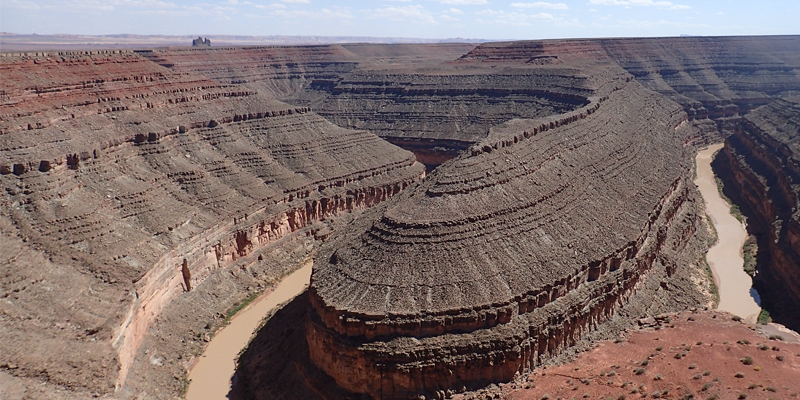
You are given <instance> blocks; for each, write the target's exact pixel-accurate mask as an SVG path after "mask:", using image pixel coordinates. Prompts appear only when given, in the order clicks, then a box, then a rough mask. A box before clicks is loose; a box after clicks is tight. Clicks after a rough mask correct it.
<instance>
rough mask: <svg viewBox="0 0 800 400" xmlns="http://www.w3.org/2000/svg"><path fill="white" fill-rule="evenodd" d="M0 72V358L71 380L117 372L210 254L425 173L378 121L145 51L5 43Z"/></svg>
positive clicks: (97, 381) (211, 267)
mask: <svg viewBox="0 0 800 400" xmlns="http://www.w3.org/2000/svg"><path fill="white" fill-rule="evenodd" d="M0 74H2V76H3V84H2V85H3V95H4V102H3V104H2V105H0V133H2V134H0V183H1V184H2V188H3V195H2V198H0V204H2V207H0V210H2V211H0V229H2V236H1V237H0V248H2V249H3V250H2V261H1V262H2V264H3V265H5V266H6V268H4V270H5V271H6V272H5V273H4V276H3V277H2V288H3V289H2V294H0V296H2V297H3V298H4V299H5V301H4V302H2V306H0V307H2V317H0V318H2V323H0V326H1V328H0V332H1V333H2V338H3V343H4V345H3V352H2V354H1V355H0V364H1V363H5V362H12V363H14V364H16V365H18V368H16V369H14V371H13V372H12V373H13V374H14V375H16V376H19V377H40V378H41V379H43V380H45V381H47V382H50V383H52V384H55V385H57V386H59V387H62V388H64V387H66V388H70V389H72V390H75V391H77V392H81V391H84V392H89V393H90V394H91V393H92V392H94V393H99V394H108V393H110V392H113V391H114V390H115V388H119V387H121V386H122V385H123V384H124V382H125V380H126V376H127V374H128V371H129V368H130V366H131V364H132V362H133V360H134V358H135V357H136V354H137V349H138V347H139V345H140V343H141V342H142V340H143V338H144V336H145V335H147V333H148V329H149V328H150V327H151V325H152V324H153V322H154V321H156V319H157V318H158V317H159V315H160V313H161V312H162V310H163V309H164V308H165V307H167V306H168V305H169V304H170V302H171V301H172V300H173V299H175V298H176V297H177V296H180V295H181V294H182V293H184V290H192V292H194V291H195V290H197V288H198V287H199V286H201V284H202V283H203V281H204V280H205V279H206V278H207V277H208V276H210V274H212V273H213V272H214V271H215V270H217V269H220V268H225V267H227V266H229V265H231V264H232V263H233V262H234V261H236V260H238V259H241V258H245V257H248V256H249V255H251V254H253V252H254V251H256V250H259V249H260V248H262V247H264V246H267V245H269V244H270V243H274V242H276V241H278V240H279V239H281V238H283V237H286V236H287V235H289V234H291V233H293V232H296V231H298V230H300V229H302V228H303V227H305V226H308V225H311V224H314V223H316V222H317V221H321V220H325V219H328V218H330V217H332V216H336V215H338V214H342V213H347V212H350V211H354V210H360V209H363V208H366V207H370V206H373V205H375V204H377V203H379V202H381V201H383V200H385V199H387V198H389V197H391V196H393V195H395V194H397V193H398V192H400V191H401V190H402V189H403V188H405V187H406V186H408V185H409V184H411V183H413V182H414V181H416V180H418V179H420V178H421V177H422V176H423V175H424V167H423V166H422V165H421V164H419V163H416V162H415V160H414V156H413V154H411V153H409V152H406V151H403V150H401V149H399V148H397V147H395V146H392V145H390V144H388V143H387V142H385V141H383V140H381V139H379V138H378V137H376V136H374V135H372V134H370V133H368V132H365V131H355V130H349V129H344V128H340V127H337V126H335V125H333V124H331V123H330V122H328V121H326V120H325V119H323V118H322V117H320V116H319V115H317V114H315V113H313V112H312V111H311V110H309V109H308V108H307V107H296V106H290V105H288V104H284V103H281V102H279V101H276V100H273V99H271V98H269V97H266V96H264V95H261V94H259V93H257V92H256V91H254V90H252V89H248V88H245V87H242V86H237V85H230V84H222V83H219V82H216V81H214V80H211V79H209V78H207V77H203V76H200V75H196V74H191V73H186V72H174V71H171V70H169V69H168V68H165V67H163V66H160V65H158V64H155V63H153V62H151V61H149V60H148V59H146V58H143V57H141V56H140V55H138V54H137V53H133V52H107V53H106V52H100V53H88V52H87V53H47V54H43V55H40V56H21V57H3V59H2V64H0ZM184 288H185V289H184ZM54 354H58V356H57V357H54V356H53V355H54ZM87 354H90V356H88V357H87Z"/></svg>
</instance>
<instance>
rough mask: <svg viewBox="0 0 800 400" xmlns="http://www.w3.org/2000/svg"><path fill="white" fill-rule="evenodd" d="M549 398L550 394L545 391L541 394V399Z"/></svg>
mask: <svg viewBox="0 0 800 400" xmlns="http://www.w3.org/2000/svg"><path fill="white" fill-rule="evenodd" d="M549 398H550V395H549V394H547V393H545V394H543V395H542V400H548V399H549Z"/></svg>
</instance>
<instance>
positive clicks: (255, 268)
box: [0, 36, 800, 399]
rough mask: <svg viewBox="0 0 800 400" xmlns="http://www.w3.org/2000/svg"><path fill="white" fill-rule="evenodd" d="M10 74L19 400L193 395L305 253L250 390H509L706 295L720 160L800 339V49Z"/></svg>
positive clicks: (291, 53)
mask: <svg viewBox="0 0 800 400" xmlns="http://www.w3.org/2000/svg"><path fill="white" fill-rule="evenodd" d="M0 74H2V76H3V83H2V98H3V102H2V105H0V149H2V153H1V154H2V156H0V182H2V185H3V189H4V193H3V196H2V199H1V200H0V202H2V207H1V208H0V209H1V210H2V211H0V229H2V235H1V236H0V249H2V250H0V264H2V265H3V266H4V273H3V276H2V278H0V279H1V280H0V287H1V288H2V293H1V294H0V297H2V299H3V301H2V302H0V304H1V305H0V321H2V324H0V337H2V339H3V343H4V344H5V343H9V344H10V345H4V351H3V352H2V353H0V378H2V380H3V382H10V383H6V384H5V385H6V386H7V387H11V388H18V389H19V392H20V393H24V394H25V395H26V396H28V397H33V398H89V397H93V396H94V397H97V396H99V397H113V398H139V397H141V396H145V397H153V398H174V397H177V396H181V393H182V391H183V390H185V387H186V376H187V369H188V368H189V366H190V365H191V364H192V362H193V360H194V359H195V357H196V356H197V355H199V354H200V353H201V352H202V350H203V348H204V346H205V343H207V342H208V340H209V338H210V336H211V335H212V334H213V333H214V332H215V331H216V329H218V328H219V327H220V326H222V325H224V324H225V323H226V320H227V318H228V317H229V316H228V313H229V311H230V310H236V309H238V308H240V307H239V306H240V305H242V304H243V303H244V302H245V301H246V299H247V298H249V297H252V296H256V295H258V294H259V293H261V292H263V291H264V290H270V289H269V288H271V287H273V286H274V285H275V283H276V282H277V281H279V280H281V278H282V277H284V276H287V275H288V274H290V273H291V272H293V271H294V270H296V269H298V268H299V267H300V266H301V265H303V264H304V263H306V262H307V261H308V260H309V259H311V258H313V259H314V260H315V262H314V270H313V274H312V281H311V286H310V287H309V289H308V292H307V294H304V295H301V296H300V297H298V298H297V299H295V300H293V301H292V302H290V303H289V304H288V305H287V306H286V307H285V309H284V310H281V311H279V312H278V313H277V314H275V316H274V317H272V318H271V319H270V320H269V321H267V323H266V325H265V326H264V328H263V329H262V331H260V332H259V333H258V334H257V335H256V338H255V339H254V342H253V345H252V346H250V347H248V349H247V350H246V351H244V352H243V353H242V356H241V358H240V360H239V370H238V371H237V373H238V375H239V380H240V385H241V389H242V391H243V393H244V395H245V396H248V395H251V396H254V395H255V393H260V394H261V395H263V394H264V393H269V396H270V397H272V398H315V397H320V396H321V395H320V393H323V392H324V393H327V394H326V395H325V396H322V397H327V398H338V397H337V396H340V397H341V398H348V397H350V398H352V397H353V396H359V395H358V394H361V395H364V396H369V397H373V398H387V399H388V398H412V397H415V398H416V397H417V396H426V397H433V398H436V397H439V398H442V397H446V396H450V395H451V394H452V393H454V392H459V391H469V390H476V389H480V388H482V387H485V386H486V385H489V384H492V383H498V382H508V381H510V380H513V379H515V376H519V375H520V374H525V373H529V372H530V371H531V370H532V369H534V368H537V367H538V366H541V365H542V364H544V363H547V362H550V361H551V360H556V359H561V358H563V357H566V356H568V355H569V354H572V353H574V352H575V351H578V350H579V349H582V348H586V346H589V345H590V344H589V343H590V342H591V341H592V340H596V339H598V338H603V337H612V336H613V335H616V334H617V333H618V332H619V331H620V330H622V329H625V327H627V326H630V325H631V324H635V322H636V320H637V319H638V318H641V317H646V316H650V315H657V314H661V313H665V312H672V311H679V310H685V309H687V308H690V307H703V306H707V305H709V304H711V302H712V297H713V296H712V293H711V291H710V290H709V289H708V275H707V274H706V271H705V270H704V268H705V266H704V264H703V263H702V256H703V255H704V254H705V251H706V250H707V248H708V242H709V238H708V234H707V232H708V229H707V226H706V218H705V214H704V211H703V205H702V201H701V198H700V196H699V193H698V191H697V189H696V187H695V185H694V184H693V182H692V165H693V158H694V154H695V152H696V149H697V147H698V146H702V145H706V144H710V143H719V142H722V141H723V140H724V141H725V147H724V149H723V151H722V152H721V153H720V156H719V157H718V158H717V160H716V161H715V171H717V173H718V174H719V175H720V176H721V178H722V180H723V181H724V182H725V188H726V195H728V197H730V198H731V199H733V200H734V202H736V203H737V204H740V205H741V206H742V211H743V213H744V214H745V215H746V216H747V218H748V229H750V233H751V234H753V235H755V236H756V237H757V238H758V249H759V250H758V256H757V259H758V265H757V271H758V273H757V275H756V278H755V282H756V283H755V284H756V286H760V287H764V288H767V287H769V288H770V291H771V292H772V293H773V294H774V295H773V296H772V297H770V296H765V297H763V299H764V302H765V305H766V307H767V308H768V309H769V310H770V312H772V314H773V317H774V318H775V319H776V320H777V321H779V322H782V323H784V324H786V325H787V326H789V327H793V328H795V329H797V325H796V324H797V322H796V321H797V320H796V318H797V314H796V311H794V310H796V309H797V304H800V300H799V299H800V293H799V292H798V290H800V289H798V288H800V280H798V279H799V278H798V271H800V269H799V268H800V265H797V260H800V254H798V249H800V242H798V240H800V239H798V238H800V227H798V218H797V215H796V214H797V204H798V203H797V202H798V200H797V182H798V181H797V179H798V176H800V175H799V174H800V171H799V170H798V167H797V161H796V155H795V154H796V149H795V147H796V142H797V138H798V126H800V124H798V121H800V119H799V118H800V117H798V111H799V110H800V106H798V104H800V102H799V101H798V100H797V97H792V96H796V95H797V94H798V93H800V37H797V36H777V37H722V38H653V39H594V40H590V39H587V40H552V41H528V42H502V43H485V44H481V45H474V44H459V43H448V44H414V45H376V44H337V45H323V46H297V47H281V46H260V47H211V48H202V49H201V48H156V49H152V50H137V51H128V50H108V51H105V50H103V51H76V52H67V51H63V52H58V51H53V52H36V53H24V52H18V53H3V54H2V57H0ZM398 146H399V147H398ZM729 191H730V192H731V193H728V192H729ZM281 324H282V325H281ZM287 332H290V333H291V334H290V335H289V334H288V333H287ZM270 335H277V336H276V337H279V338H280V339H279V340H275V341H274V343H272V344H264V343H263V342H259V337H275V336H270ZM281 335H283V336H281ZM286 335H288V336H286ZM281 343H282V344H285V346H279V344H281ZM281 351H282V352H283V353H281ZM287 352H288V353H291V354H286V353H287ZM268 355H272V356H274V357H276V358H278V359H281V360H282V361H281V362H276V361H275V360H276V358H268V357H267V356H268ZM270 363H271V364H273V365H268V364H270ZM283 363H294V364H283ZM280 365H296V366H298V367H297V368H291V367H289V370H285V371H283V370H282V371H278V370H277V368H278V366H280ZM283 369H286V368H283ZM276 377H279V379H280V380H278V381H277V382H286V383H287V384H289V383H291V382H295V383H298V385H299V386H294V388H295V389H294V390H293V391H291V393H290V392H287V391H286V390H285V388H286V386H283V387H284V389H281V388H275V387H270V385H273V386H274V385H275V383H274V382H276V380H275V379H276ZM301 386H302V388H301Z"/></svg>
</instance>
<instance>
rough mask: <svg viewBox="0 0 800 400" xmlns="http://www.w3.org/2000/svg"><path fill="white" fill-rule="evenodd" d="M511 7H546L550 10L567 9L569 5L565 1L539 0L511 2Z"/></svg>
mask: <svg viewBox="0 0 800 400" xmlns="http://www.w3.org/2000/svg"><path fill="white" fill-rule="evenodd" d="M511 7H516V8H546V9H550V10H567V9H569V7H567V5H566V4H564V3H547V2H544V1H537V2H535V3H511Z"/></svg>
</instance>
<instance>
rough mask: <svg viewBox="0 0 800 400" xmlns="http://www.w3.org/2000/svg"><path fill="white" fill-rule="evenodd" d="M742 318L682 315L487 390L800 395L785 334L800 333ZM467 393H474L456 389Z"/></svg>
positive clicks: (798, 357) (535, 395) (795, 361)
mask: <svg viewBox="0 0 800 400" xmlns="http://www.w3.org/2000/svg"><path fill="white" fill-rule="evenodd" d="M737 319H738V318H735V317H733V316H732V315H731V314H727V313H724V312H719V311H697V312H685V313H681V314H676V315H673V316H671V317H669V318H668V319H664V320H661V321H658V322H656V324H653V325H652V326H649V327H646V328H643V329H641V330H637V331H634V332H631V333H630V334H628V335H626V336H623V337H620V338H619V339H617V340H614V341H605V342H600V343H598V344H597V345H596V346H595V348H594V349H592V350H590V351H588V352H586V353H584V354H582V355H580V356H579V357H578V358H577V359H576V360H575V361H574V362H571V363H568V364H563V365H560V366H551V367H543V368H539V369H537V370H535V371H534V372H533V373H532V374H531V375H530V376H529V377H527V378H520V379H519V380H518V381H517V382H514V383H510V384H506V385H501V386H499V387H496V388H494V389H495V390H491V389H490V390H487V391H485V392H483V393H481V394H480V395H481V397H483V398H498V397H499V398H507V399H511V400H534V399H535V400H539V399H565V400H566V399H580V398H584V399H606V400H608V399H615V400H621V399H626V398H627V399H633V398H669V399H793V398H798V392H800V344H798V343H789V342H787V341H785V340H793V341H794V340H796V338H791V337H788V336H786V337H781V338H779V337H776V336H775V335H774V334H772V335H771V336H770V337H765V335H764V334H762V333H761V330H760V329H758V327H757V326H756V325H752V324H748V323H745V322H743V321H737ZM651 322H652V321H651ZM646 325H650V324H646ZM782 336H785V335H782ZM782 339H783V340H782ZM748 357H749V358H750V359H748ZM465 397H474V396H471V395H467V396H464V395H458V396H454V398H465Z"/></svg>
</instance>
